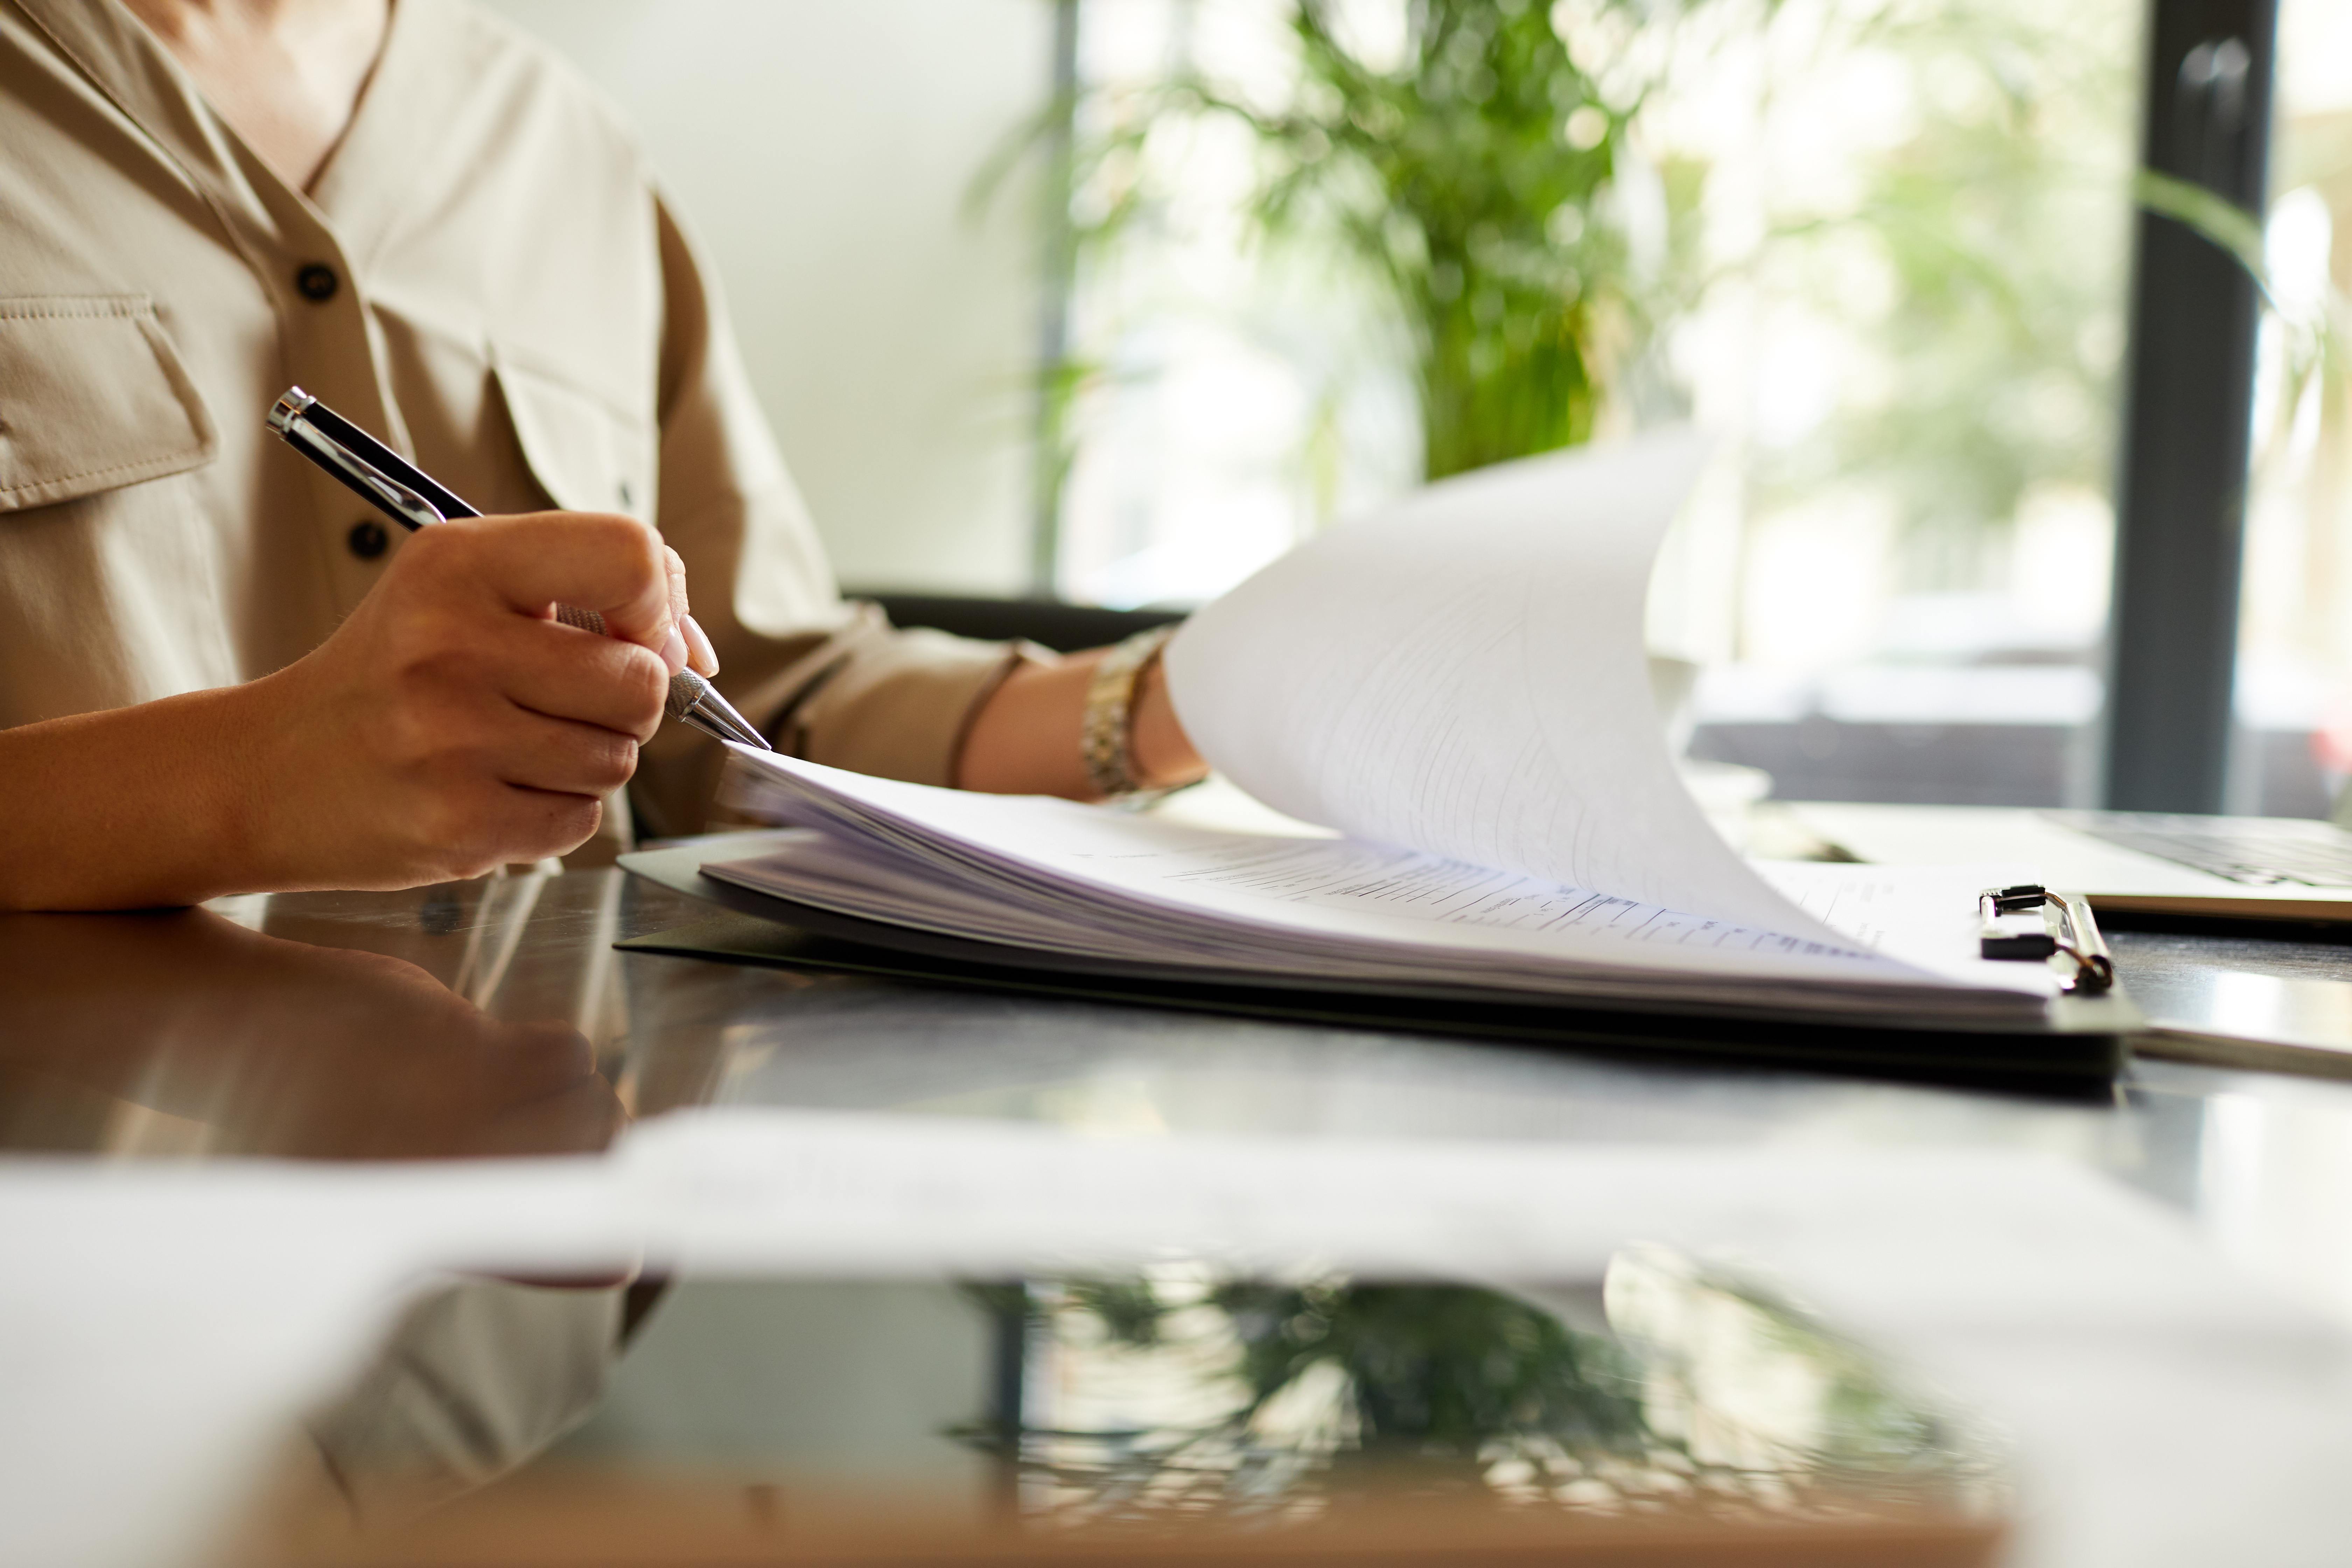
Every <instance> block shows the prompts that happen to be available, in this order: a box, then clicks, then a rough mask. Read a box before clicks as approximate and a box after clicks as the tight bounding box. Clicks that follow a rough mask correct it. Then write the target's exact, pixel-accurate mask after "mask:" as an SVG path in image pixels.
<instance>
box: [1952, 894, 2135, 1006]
mask: <svg viewBox="0 0 2352 1568" xmlns="http://www.w3.org/2000/svg"><path fill="white" fill-rule="evenodd" d="M2028 910H2040V911H2041V914H2042V929H2041V930H2040V931H2033V930H2030V929H2029V930H2024V931H2021V930H2019V929H2018V928H2017V927H2016V926H2015V925H2013V924H2011V923H2007V922H2005V921H2003V920H2002V917H2003V916H2004V915H2020V914H2023V913H2025V912H2026V911H2028ZM1977 920H1978V921H1979V931H1978V936H1977V952H1978V953H1979V955H1980V956H1982V957H1985V958H1993V959H2004V960H2012V961H2015V962H2018V963H2040V962H2041V961H2042V960H2043V959H2047V958H2050V957H2053V956H2054V955H2056V954H2059V953H2063V954H2065V955H2066V956H2067V957H2068V958H2071V959H2073V960H2074V980H2073V981H2072V982H2070V983H2069V984H2068V985H2067V987H2066V989H2067V990H2069V991H2081V992H2100V991H2111V990H2113V989H2114V988H2115V984H2116V961H2115V959H2114V958H2113V957H2112V956H2111V955H2110V954H2109V953H2108V952H2107V943H2106V939H2105V938H2104V937H2102V936H2101V935H2099V922H2098V921H2095V920H2093V919H2092V918H2091V906H2090V905H2089V904H2087V903H2084V901H2083V900H2080V899H2075V898H2069V897H2067V896H2066V895H2065V894H2063V893H2053V892H2052V891H2051V890H2050V889H2047V888H2044V887H2041V886H2038V885H2036V884H2034V883H2032V882H2021V883H2020V884H2018V885H2017V886H2016V887H2014V888H1987V889H1985V890H1984V891H1983V892H1981V893H1979V894H1978V895H1977Z"/></svg>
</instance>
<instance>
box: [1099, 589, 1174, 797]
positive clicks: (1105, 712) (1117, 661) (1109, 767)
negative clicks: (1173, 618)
mask: <svg viewBox="0 0 2352 1568" xmlns="http://www.w3.org/2000/svg"><path fill="white" fill-rule="evenodd" d="M1175 635H1176V628H1175V626H1154V627H1152V628H1151V629H1150V631H1148V632H1138V633H1136V634H1135V636H1133V637H1129V638H1128V639H1127V640H1126V641H1125V642H1122V643H1118V644H1117V645H1115V646H1114V647H1112V648H1111V650H1110V651H1109V652H1108V653H1107V654H1105V655H1103V658H1102V662H1101V663H1100V664H1097V665H1096V666H1095V672H1094V677H1093V679H1090V680H1088V681H1087V711H1086V719H1085V721H1084V722H1083V723H1082V724H1081V725H1080V726H1079V730H1078V745H1079V752H1080V754H1081V755H1082V756H1083V757H1084V758H1085V759H1086V764H1087V778H1088V779H1089V780H1090V781H1092V783H1093V784H1094V786H1095V788H1097V790H1100V791H1101V792H1102V793H1103V794H1104V795H1110V796H1113V797H1116V796H1118V795H1134V794H1136V793H1137V792H1138V791H1139V790H1141V789H1142V788H1143V787H1144V786H1143V784H1141V783H1139V782H1138V780H1137V779H1136V776H1135V688H1136V683H1137V682H1138V681H1139V680H1140V679H1143V672H1144V670H1145V669H1147V668H1150V664H1151V661H1152V660H1153V659H1155V658H1159V657H1160V649H1161V648H1163V647H1167V646H1168V639H1169V638H1170V637H1174V636H1175Z"/></svg>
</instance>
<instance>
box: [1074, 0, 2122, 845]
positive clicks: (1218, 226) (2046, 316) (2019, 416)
mask: <svg viewBox="0 0 2352 1568" xmlns="http://www.w3.org/2000/svg"><path fill="white" fill-rule="evenodd" d="M1316 9H1317V11H1318V14H1320V15H1321V16H1325V17H1326V18H1327V19H1328V23H1329V26H1330V30H1331V32H1332V34H1333V36H1334V37H1337V38H1338V39H1339V41H1340V43H1341V44H1342V46H1343V47H1345V48H1346V49H1347V51H1348V52H1349V55H1350V57H1351V58H1353V60H1354V61H1355V62H1356V63H1357V64H1358V65H1360V67H1362V68H1364V69H1366V70H1368V71H1371V72H1381V73H1388V74H1389V75H1390V76H1391V77H1395V76H1397V75H1398V74H1400V73H1402V74H1405V75H1410V74H1412V73H1413V72H1415V71H1427V70H1433V69H1439V68H1449V69H1450V68H1454V66H1455V65H1459V64H1460V63H1461V62H1459V61H1453V62H1448V61H1438V62H1436V63H1435V64H1432V62H1431V60H1430V59H1429V58H1424V51H1423V50H1422V48H1421V41H1422V33H1420V32H1417V31H1416V29H1417V28H1418V29H1426V28H1427V27H1429V26H1433V25H1434V24H1433V18H1436V17H1439V16H1444V15H1451V16H1462V15H1467V14H1472V13H1479V14H1484V15H1485V16H1486V18H1487V21H1488V22H1489V23H1492V22H1493V19H1494V18H1495V17H1496V16H1515V15H1517V14H1520V13H1523V12H1528V11H1529V10H1530V7H1528V6H1514V5H1507V4H1499V3H1497V4H1474V3H1472V0H1450V3H1444V0H1416V3H1414V4H1411V5H1408V4H1407V3H1406V0H1354V3H1347V0H1332V3H1329V4H1326V5H1321V6H1318V7H1317V8H1316ZM1293 15H1294V5H1293V4H1292V3H1291V0H1083V4H1082V7H1081V11H1080V27H1079V45H1080V47H1079V55H1078V60H1079V76H1080V82H1081V86H1082V89H1083V91H1082V94H1081V97H1080V100H1079V110H1078V119H1077V126H1076V133H1077V142H1078V145H1079V147H1080V149H1081V156H1080V159H1079V162H1078V178H1077V181H1076V189H1075V201H1074V205H1073V213H1074V218H1075V222H1076V225H1077V226H1078V228H1079V229H1080V230H1081V232H1082V233H1084V234H1086V235H1087V236H1089V237H1090V239H1091V241H1092V243H1090V244H1089V245H1088V246H1087V247H1086V248H1085V249H1084V251H1083V252H1082V257H1083V258H1082V260H1081V263H1080V265H1079V268H1078V270H1077V276H1076V285H1075V289H1074V293H1073V310H1072V317H1071V321H1072V325H1071V340H1070V342H1071V365H1072V368H1073V371H1074V374H1073V375H1072V376H1071V377H1070V378H1069V380H1068V382H1067V383H1066V385H1067V387H1068V388H1069V395H1068V399H1067V402H1066V404H1065V405H1063V407H1062V410H1061V412H1062V414H1063V416H1064V420H1065V423H1064V426H1063V428H1064V429H1065V430H1066V433H1067V435H1068V437H1069V451H1070V454H1071V458H1072V461H1071V467H1070V468H1069V472H1068V479H1067V483H1066V487H1065V488H1064V489H1063V491H1062V494H1061V513H1060V523H1059V527H1060V538H1061V550H1060V553H1059V559H1058V576H1059V584H1060V587H1061V588H1062V590H1063V591H1064V592H1065V593H1066V594H1068V595H1071V596H1073V597H1081V598H1087V599H1095V600H1100V601H1104V602H1108V603H1114V604H1128V605H1134V604H1145V603H1165V602H1172V603H1182V602H1186V601H1192V600H1197V599H1199V598H1202V597H1204V596H1207V595H1212V594H1213V593H1215V592H1217V591H1219V590H1220V589H1222V588H1223V587H1225V586H1227V585H1228V584H1231V583H1232V582H1234V581H1236V580H1238V579H1239V578H1240V577H1241V576H1244V575H1245V574H1247V573H1248V572H1249V571H1251V570H1253V569H1255V566H1256V565H1258V564H1259V563H1263V562H1264V561H1265V560H1268V559H1270V558H1271V557H1272V556H1273V555H1275V554H1276V553H1278V552H1280V551H1281V550H1282V549H1284V548H1285V547H1286V546H1287V545H1288V544H1289V543H1291V542H1294V541H1295V540H1296V539H1297V538H1299V537H1301V536H1302V535H1303V534H1305V533H1306V532H1307V531H1311V530H1314V529H1317V528H1319V527H1323V526H1327V525H1329V524H1330V523H1332V522H1333V521H1334V520H1336V519H1339V518H1342V517H1344V516H1345V515H1346V514H1347V513H1348V512H1349V511H1350V510H1355V509H1357V508H1360V507H1362V506H1364V505H1367V504H1370V503H1371V502H1374V501H1376V500H1378V499H1379V498H1380V497H1381V496H1382V495H1384V494H1390V493H1393V492H1394V491H1396V490H1398V489H1402V488H1404V487H1405V486H1407V485H1410V484H1412V483H1413V482H1415V481H1416V480H1417V479H1419V477H1420V474H1421V471H1422V463H1423V441H1424V437H1423V428H1424V424H1425V421H1424V420H1423V418H1422V416H1421V414H1422V411H1421V409H1420V408H1419V406H1418V404H1417V387H1416V383H1415V379H1414V376H1413V374H1412V344H1413V342H1414V341H1415V340H1414V337H1413V333H1414V331H1416V327H1417V323H1415V322H1414V321H1412V320H1411V319H1409V316H1410V313H1409V311H1406V310H1402V309H1401V307H1400V306H1399V304H1398V302H1397V300H1396V299H1395V298H1394V297H1393V295H1392V294H1384V293H1383V291H1382V289H1381V286H1380V279H1378V278H1377V277H1369V276H1367V272H1366V269H1365V268H1362V267H1360V266H1350V265H1349V258H1348V257H1347V256H1346V255H1344V254H1341V253H1339V252H1338V251H1336V250H1335V249H1333V248H1332V247H1325V248H1324V249H1323V250H1322V251H1319V252H1318V249H1317V247H1316V245H1315V244H1314V243H1313V240H1314V230H1313V226H1312V225H1306V226H1294V228H1293V230H1292V231H1291V232H1288V233H1286V234H1277V235H1276V236H1274V237H1269V235H1268V234H1267V232H1266V230H1265V226H1264V225H1262V224H1258V223H1255V222H1254V221H1253V216H1252V211H1253V208H1252V204H1253V201H1254V199H1255V198H1257V197H1259V196H1262V195H1263V194H1264V193H1265V188H1266V184H1265V182H1266V180H1267V178H1268V174H1269V170H1275V171H1277V172H1278V171H1279V169H1280V168H1281V167H1283V166H1284V160H1285V158H1286V157H1293V156H1295V153H1296V149H1288V150H1284V149H1274V150H1269V145H1268V142H1267V141H1266V139H1265V137H1264V136H1262V135H1259V134H1256V133H1254V132H1253V131H1252V130H1251V128H1250V127H1249V126H1248V125H1246V124H1245V123H1244V122H1243V121H1242V120H1241V119H1240V118H1239V117H1237V116H1235V115H1234V114H1231V113H1221V112H1215V111H1202V110H1200V109H1199V108H1198V104H1197V100H1195V101H1193V102H1192V103H1187V102H1186V101H1185V100H1183V99H1182V98H1181V94H1179V95H1171V92H1170V90H1169V89H1170V87H1171V84H1179V85H1181V84H1183V83H1185V82H1188V81H1195V80H1197V81H1199V82H1202V83H1206V84H1209V90H1210V92H1211V93H1212V94H1213V95H1222V96H1223V97H1225V98H1228V99H1230V100H1234V101H1235V102H1238V103H1241V104H1244V105H1246V106H1250V107H1253V108H1255V109H1257V110H1261V111H1264V112H1267V113H1277V112H1279V111H1281V110H1283V109H1285V108H1286V107H1295V106H1297V105H1298V104H1300V103H1301V102H1302V100H1309V99H1311V98H1312V96H1313V95H1315V94H1318V93H1321V94H1325V95H1328V93H1329V92H1330V90H1331V89H1330V88H1329V87H1328V84H1327V83H1326V82H1325V81H1323V80H1321V79H1318V77H1317V74H1316V73H1315V72H1314V71H1313V70H1312V69H1309V68H1307V67H1306V66H1305V65H1303V64H1302V55H1301V47H1300V43H1299V39H1298V37H1297V33H1296V31H1295V30H1294V28H1293V27H1292V26H1291V21H1290V19H1291V17H1292V16H1293ZM1543 15H1544V16H1547V17H1548V20H1549V25H1550V26H1551V27H1552V29H1553V30H1554V32H1555V33H1556V35H1557V36H1558V37H1560V38H1562V39H1564V41H1565V44H1566V53H1567V57H1568V64H1569V68H1572V70H1573V71H1574V72H1575V73H1577V74H1578V76H1579V78H1580V81H1581V83H1582V85H1581V86H1579V87H1577V88H1575V89H1574V91H1580V92H1589V93H1590V94H1591V100H1590V102H1589V103H1580V104H1579V105H1578V106H1576V107H1569V102H1570V100H1569V99H1567V98H1564V99H1562V100H1561V112H1560V113H1559V118H1558V121H1557V127H1556V136H1557V145H1556V153H1557V155H1558V157H1559V158H1560V159H1561V160H1563V161H1568V160H1573V159H1575V158H1577V157H1578V156H1580V155H1581V154H1584V153H1589V152H1591V150H1592V149H1593V148H1594V147H1595V146H1599V147H1601V148H1602V149H1603V150H1605V151H1606V152H1607V153H1610V154H1611V156H1612V163H1611V165H1610V167H1609V170H1608V176H1607V178H1606V180H1605V182H1604V183H1603V184H1602V186H1601V188H1600V189H1598V190H1597V191H1596V192H1595V193H1594V194H1593V198H1592V199H1591V201H1589V202H1586V203H1583V204H1581V205H1577V204H1570V205H1564V206H1563V207H1561V208H1560V209H1558V210H1556V211H1554V212H1553V213H1552V214H1551V216H1550V219H1549V227H1548V228H1546V229H1545V230H1544V231H1543V232H1544V234H1545V236H1546V237H1547V239H1548V240H1549V244H1550V246H1551V247H1554V249H1555V250H1556V252H1557V256H1556V257H1555V258H1553V259H1555V260H1557V259H1558V258H1568V266H1567V268H1566V270H1567V271H1568V272H1570V273H1571V274H1573V277H1572V278H1571V281H1570V283H1569V284H1568V285H1567V286H1568V287H1570V288H1582V289H1586V290H1588V291H1589V294H1590V297H1591V300H1593V301H1595V304H1594V310H1595V311H1596V312H1597V313H1599V314H1600V315H1601V316H1603V317H1604V318H1605V319H1604V320H1603V321H1602V322H1601V328H1600V330H1599V331H1596V333H1595V335H1594V340H1593V341H1594V356H1595V364H1596V368H1597V369H1598V370H1599V371H1600V373H1601V376H1602V380H1603V384H1604V385H1605V388H1606V395H1604V396H1603V397H1602V398H1601V401H1600V404H1599V407H1598V413H1597V416H1596V417H1597V421H1598V423H1597V428H1598V429H1599V430H1600V431H1601V432H1602V433H1606V432H1608V431H1611V430H1616V429H1624V428H1630V427H1634V426H1642V425H1647V424H1654V423H1658V422H1662V421H1667V420H1673V419H1679V418H1685V417H1696V418H1697V419H1698V420H1699V421H1700V422H1701V423H1702V424H1703V425H1704V426H1706V427H1707V428H1708V429H1710V430H1712V431H1714V432H1716V433H1717V435H1718V436H1719V437H1720V438H1721V448H1720V453H1719V458H1718V461H1717V467H1716V469H1715V471H1714V472H1712V473H1711V474H1710V476H1709V478H1708V479H1707V480H1706V484H1705V485H1704V486H1703V490H1702V494H1701V496H1700V498H1699V500H1698V502H1697V504H1696V505H1695V506H1694V507H1693V508H1692V509H1691V511H1690V513H1689V514H1688V515H1687V516H1686V518H1685V521H1684V522H1683V524H1682V525H1681V526H1680V528H1679V530H1678V531H1677V534H1676V536H1675V538H1673V539H1672V540H1670V542H1669V543H1668V546H1667V548H1666V551H1665V553H1664V558H1663V559H1662V561H1661V563H1660V568H1659V573H1658V577H1657V582H1656V584H1655V587H1654V595H1653V604H1652V630H1653V641H1654V647H1655V649H1656V651H1657V652H1659V653H1660V654H1662V655H1665V656H1670V657H1671V658H1676V659H1680V660H1684V661H1687V663H1688V664H1690V665H1694V666H1696V667H1698V669H1699V674H1698V678H1697V680H1696V689H1695V694H1694V697H1693V701H1694V704H1695V709H1694V711H1693V712H1692V713H1691V715H1690V717H1691V718H1692V719H1694V720H1695V721H1696V740H1695V742H1694V749H1695V752H1696V754H1698V755H1700V756H1703V757H1711V758H1714V759H1717V760H1718V761H1721V762H1727V763H1747V764H1752V765H1756V766H1760V767H1762V768H1764V769H1765V770H1767V771H1768V772H1769V773H1772V774H1773V775H1774V776H1775V779H1776V781H1777V783H1778V786H1779V790H1780V794H1781V795H1784V796H1790V797H1813V798H1848V799H1854V798H1879V799H1914V800H1948V801H1974V802H1982V803H1988V804H1991V803H2001V804H2037V803H2047V804H2056V803H2059V802H2062V801H2074V802H2084V801H2087V800H2088V799H2089V798H2090V792H2091V791H2092V790H2093V789H2094V788H2095V783H2096V765H2095V764H2096V760H2097V759H2096V745H2095V725H2096V721H2097V718H2098V714H2099V710H2100V703H2101V677H2100V668H2101V665H2100V660H2101V654H2100V647H2101V640H2102V637H2103V636H2104V634H2105V625H2106V584H2107V579H2108V572H2109V567H2108V562H2109V552H2110V548H2111V540H2112V534H2113V529H2114V500H2113V485H2112V482H2111V475H2112V473H2113V471H2114V467H2115V461H2116V426H2117V417H2116V410H2117V406H2118V396H2119V391H2118V388H2119V377H2120V373H2121V367H2122V364H2123V360H2124V352H2123V351H2124V340H2125V322H2126V294H2127V287H2128V276H2129V268H2130V256H2129V251H2130V240H2131V208H2130V202H2131V191H2132V174H2133V170H2134V168H2135V166H2136V163H2137V140H2138V124H2137V89H2138V74H2139V68H2140V67H2139V58H2140V35H2141V16H2140V12H2139V8H2138V5H2137V4H2135V3H2134V0H2070V3H2069V4H2067V5H2047V4H2042V3H2032V0H1782V3H1781V4H1779V5H1761V4H1754V3H1749V0H1699V3H1696V4H1691V5H1685V6H1684V7H1681V8H1675V7H1667V6H1634V5H1618V4H1612V3H1609V0H1561V3H1560V4H1557V5H1552V6H1551V7H1550V8H1549V12H1548V13H1543ZM1466 58H1468V57H1467V56H1466V55H1465V59H1466ZM1572 96H1573V93H1571V94H1570V97H1571V98H1572ZM1307 107H1308V108H1310V109H1312V108H1314V107H1315V106H1314V104H1313V103H1312V102H1308V103H1307ZM1389 130H1390V132H1391V133H1393V134H1396V135H1407V134H1411V133H1412V128H1408V127H1405V126H1402V125H1395V126H1391V127H1389ZM1571 208H1572V210H1571ZM1301 228H1303V230H1304V232H1299V230H1300V229H1301ZM1530 265H1535V263H1533V262H1531V263H1530ZM1575 268H1583V270H1582V271H1581V272H1580V273H1577V272H1576V271H1575ZM1506 328H1507V323H1505V324H1504V326H1502V327H1498V331H1500V330H1506Z"/></svg>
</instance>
